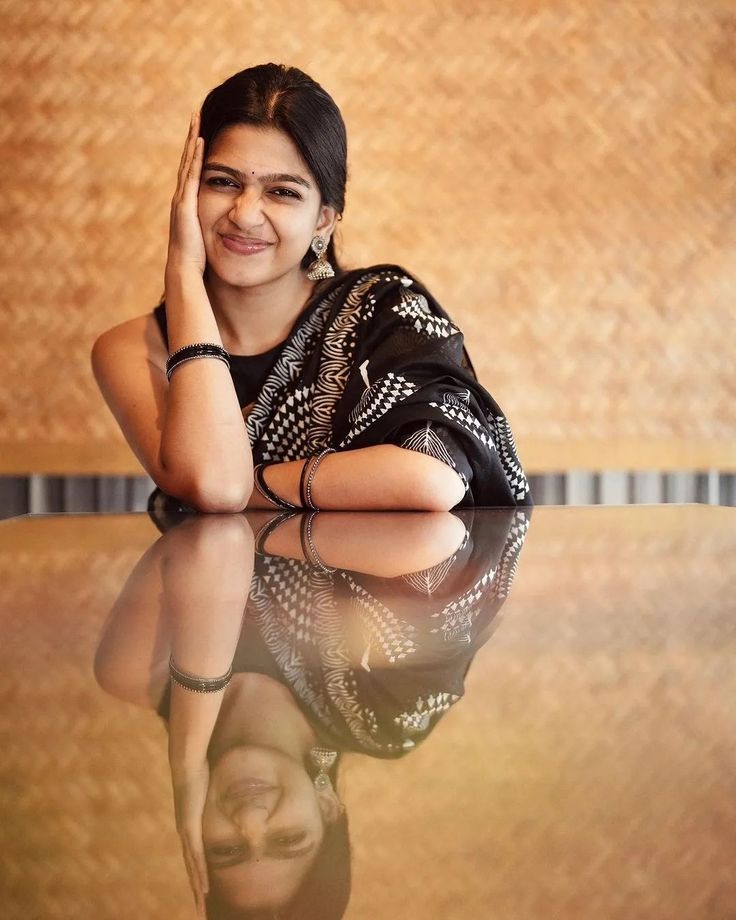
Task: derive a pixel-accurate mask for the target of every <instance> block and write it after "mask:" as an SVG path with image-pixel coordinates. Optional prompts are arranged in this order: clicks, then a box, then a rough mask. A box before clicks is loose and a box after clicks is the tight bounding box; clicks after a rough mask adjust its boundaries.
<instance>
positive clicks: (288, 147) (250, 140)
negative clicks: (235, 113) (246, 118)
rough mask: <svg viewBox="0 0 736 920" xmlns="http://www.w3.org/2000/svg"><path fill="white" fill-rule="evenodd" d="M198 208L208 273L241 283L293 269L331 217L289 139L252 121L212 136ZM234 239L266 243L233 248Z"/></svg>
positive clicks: (226, 280)
mask: <svg viewBox="0 0 736 920" xmlns="http://www.w3.org/2000/svg"><path fill="white" fill-rule="evenodd" d="M215 164H218V165H217V166H216V165H215ZM198 211H199V222H200V226H201V228H202V236H203V238H204V245H205V251H206V254H207V264H208V268H209V271H210V272H214V274H215V275H216V276H217V277H218V278H220V279H222V280H223V281H225V282H226V283H227V284H232V285H236V286H243V287H245V286H251V285H257V284H263V283H264V282H267V281H271V280H274V279H275V278H279V277H281V276H283V275H284V274H286V273H288V272H290V271H293V272H298V271H299V269H300V263H301V260H302V258H303V257H304V255H305V253H306V252H307V250H308V249H309V245H310V243H311V241H312V237H313V236H314V235H315V232H319V231H320V230H321V229H322V227H323V226H324V224H325V222H327V224H329V223H330V220H331V217H332V216H334V212H333V211H332V209H330V208H326V207H322V205H321V196H320V191H319V189H318V187H317V183H316V181H315V179H314V177H313V176H312V174H311V173H310V171H309V170H308V169H307V166H306V164H305V162H304V160H303V159H302V158H301V156H300V154H299V152H298V150H297V149H296V147H295V145H294V143H293V141H292V140H291V138H290V137H289V136H288V135H287V134H285V133H284V132H283V131H280V130H279V129H278V128H264V127H257V126H255V125H233V126H231V127H229V128H226V129H225V130H224V131H222V132H221V133H220V134H219V135H218V136H217V137H216V138H215V140H214V143H213V144H212V145H211V146H210V149H209V151H208V153H207V159H206V162H205V164H204V166H203V169H202V180H201V183H200V188H199V202H198ZM323 235H324V236H325V237H327V236H328V234H327V233H323ZM233 237H240V238H241V243H242V241H247V240H251V241H253V243H258V242H260V243H261V244H266V245H265V247H264V246H261V248H259V249H253V248H252V247H251V251H248V252H235V251H233V245H238V244H237V242H236V243H233V242H232V238H233ZM228 240H230V243H228ZM246 245H247V242H246Z"/></svg>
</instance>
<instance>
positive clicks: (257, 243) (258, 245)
mask: <svg viewBox="0 0 736 920" xmlns="http://www.w3.org/2000/svg"><path fill="white" fill-rule="evenodd" d="M221 239H222V244H223V246H224V247H225V248H226V249H228V250H230V252H237V253H240V254H241V255H245V256H248V255H252V254H253V253H256V252H263V250H264V249H268V247H269V246H271V245H273V244H272V243H269V242H267V241H266V240H256V239H243V238H242V237H235V236H226V235H224V234H221Z"/></svg>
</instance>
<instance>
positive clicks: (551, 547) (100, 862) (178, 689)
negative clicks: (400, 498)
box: [0, 505, 736, 920]
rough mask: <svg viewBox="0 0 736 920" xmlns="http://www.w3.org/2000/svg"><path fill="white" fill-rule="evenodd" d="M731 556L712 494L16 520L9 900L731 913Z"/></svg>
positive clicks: (440, 913)
mask: <svg viewBox="0 0 736 920" xmlns="http://www.w3.org/2000/svg"><path fill="white" fill-rule="evenodd" d="M735 560H736V511H735V510H733V509H728V508H718V507H706V506H699V505H667V506H628V507H618V508H610V507H608V508H604V507H580V508H570V507H566V508H558V507H539V508H536V509H534V510H533V511H520V510H502V509H498V510H494V509H489V510H482V511H476V512H471V513H461V514H453V513H450V514H440V513H436V514H419V513H400V514H388V513H384V514H378V513H375V514H374V513H355V514H352V513H342V514H328V513H322V514H318V515H311V516H309V517H307V516H302V515H294V516H288V515H284V516H282V517H275V516H273V515H269V514H266V513H258V514H253V515H250V514H249V515H223V516H193V517H181V516H176V515H167V514H165V513H161V514H158V515H154V516H153V517H151V516H149V515H147V514H137V515H58V516H27V517H23V518H16V519H13V520H10V521H6V522H3V523H2V524H0V567H1V570H2V571H1V576H2V586H3V588H2V612H1V614H0V616H1V620H0V622H1V624H2V644H1V646H0V648H1V649H2V651H1V652H0V655H1V656H2V664H1V667H0V693H1V697H2V703H3V705H2V709H1V710H0V712H1V714H0V722H1V723H2V736H1V743H2V754H0V771H1V772H0V776H1V781H0V796H1V797H2V821H1V822H0V838H1V845H0V868H1V871H0V904H1V905H2V912H1V913H2V917H3V918H5V920H15V918H19V920H20V918H24V920H27V918H39V920H40V918H44V920H45V918H69V917H74V918H76V920H82V918H95V920H100V918H108V917H109V918H115V920H118V918H120V917H133V916H135V917H166V918H174V920H175V918H179V917H181V918H184V917H194V916H196V914H197V911H199V912H200V914H201V915H203V913H204V912H205V911H206V913H207V916H209V917H213V918H214V917H220V916H221V917H229V916H252V917H266V916H280V917H281V916H283V917H297V916H298V917H320V918H325V920H326V918H330V917H339V916H345V917H347V918H350V920H363V918H366V920H367V918H375V917H381V918H383V917H385V918H397V917H401V918H405V920H412V918H417V920H418V918H422V920H434V918H437V920H440V918H442V920H451V918H452V920H454V918H463V920H467V918H476V917H477V918H486V917H503V918H505V920H527V918H528V920H538V918H542V917H544V918H547V917H554V918H564V920H568V918H569V920H572V918H575V920H577V918H580V920H583V918H585V920H588V918H590V917H591V916H592V917H596V918H597V920H609V918H622V920H623V918H626V920H630V918H637V920H643V918H647V920H649V918H651V920H655V918H656V920H659V918H661V920H665V918H666V920H671V918H679V917H683V918H688V920H696V918H713V920H725V918H728V917H734V916H736V873H734V869H733V867H734V865H735V864H736V837H735V836H734V827H736V702H735V700H736V667H735V666H734V661H735V653H736V601H735V598H736V565H735V564H734V562H735ZM171 662H173V664H174V668H175V671H174V674H175V677H174V678H172V676H171V668H170V664H171ZM231 667H232V672H233V673H232V676H229V671H230V668H231ZM176 675H178V678H177V677H176ZM200 678H202V679H207V680H210V681H212V680H215V685H211V686H207V685H203V686H202V687H199V688H197V687H195V686H192V682H193V681H196V679H200ZM218 678H221V680H220V681H219V684H218V683H217V679H218ZM196 689H206V690H211V691H212V692H194V691H195V690H196ZM177 825H178V828H177ZM188 873H189V877H188ZM205 888H207V889H208V890H207V891H206V892H205Z"/></svg>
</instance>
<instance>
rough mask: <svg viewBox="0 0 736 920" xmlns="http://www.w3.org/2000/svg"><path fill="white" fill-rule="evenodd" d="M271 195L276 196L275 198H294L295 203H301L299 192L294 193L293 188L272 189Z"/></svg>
mask: <svg viewBox="0 0 736 920" xmlns="http://www.w3.org/2000/svg"><path fill="white" fill-rule="evenodd" d="M271 192H272V194H274V195H276V197H277V198H296V200H297V201H301V197H302V196H301V195H300V194H299V192H295V191H294V189H293V188H274V189H271Z"/></svg>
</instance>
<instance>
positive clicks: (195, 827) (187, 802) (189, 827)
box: [171, 760, 210, 917]
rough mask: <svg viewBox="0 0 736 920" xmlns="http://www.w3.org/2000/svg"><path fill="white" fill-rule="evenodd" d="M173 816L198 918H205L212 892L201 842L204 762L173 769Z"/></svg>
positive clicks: (206, 768) (205, 785) (206, 783)
mask: <svg viewBox="0 0 736 920" xmlns="http://www.w3.org/2000/svg"><path fill="white" fill-rule="evenodd" d="M171 779H172V783H173V787H174V813H175V815H176V830H177V833H178V834H179V839H180V840H181V849H182V854H183V856H184V865H185V866H186V869H187V875H188V876H189V884H190V885H191V887H192V893H193V894H194V904H195V907H196V909H197V916H198V917H205V896H206V894H207V892H208V891H209V881H208V877H207V860H206V859H205V855H204V842H203V840H202V815H203V813H204V803H205V800H206V798H207V788H208V786H209V781H210V771H209V764H208V763H207V761H206V760H205V761H204V762H203V763H202V764H201V766H199V767H197V768H196V769H193V768H191V767H190V768H187V769H177V768H175V767H174V766H172V769H171Z"/></svg>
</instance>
